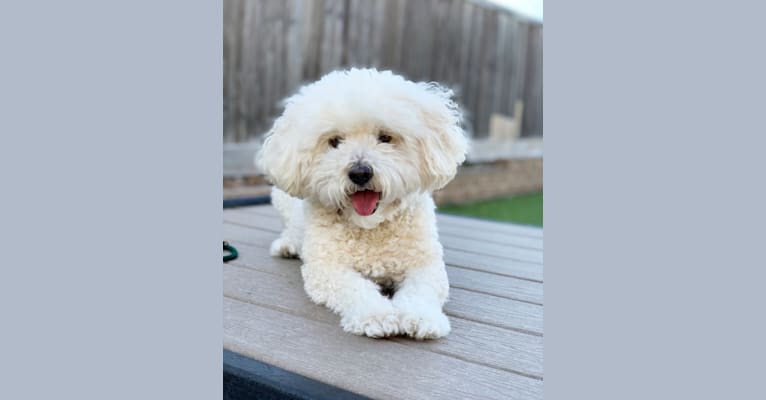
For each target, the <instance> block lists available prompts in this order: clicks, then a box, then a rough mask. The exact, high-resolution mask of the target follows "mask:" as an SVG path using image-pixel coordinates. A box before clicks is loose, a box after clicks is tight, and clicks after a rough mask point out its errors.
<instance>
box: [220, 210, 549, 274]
mask: <svg viewBox="0 0 766 400" xmlns="http://www.w3.org/2000/svg"><path fill="white" fill-rule="evenodd" d="M224 223H227V224H232V225H237V226H240V227H243V228H248V229H255V230H259V231H264V232H271V233H276V234H279V233H281V231H278V230H274V229H270V228H264V227H260V226H253V225H250V224H247V223H242V222H237V221H231V220H226V221H224ZM442 246H444V247H445V248H447V249H450V250H457V251H462V252H465V253H469V254H477V255H481V256H490V257H497V258H502V259H504V260H510V261H518V262H523V263H527V264H532V265H535V266H543V265H544V263H543V262H541V261H535V260H523V259H519V258H515V257H512V256H505V255H499V254H491V253H486V252H478V251H473V250H468V249H465V248H459V247H453V246H451V245H445V244H444V243H442ZM507 246H508V247H509V248H517V249H522V250H534V249H524V248H521V247H517V246H514V245H507ZM540 253H542V250H540Z"/></svg>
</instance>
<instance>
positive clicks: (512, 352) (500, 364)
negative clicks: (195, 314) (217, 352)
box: [224, 262, 542, 379]
mask: <svg viewBox="0 0 766 400" xmlns="http://www.w3.org/2000/svg"><path fill="white" fill-rule="evenodd" d="M282 268H284V270H285V272H280V273H279V274H271V273H267V272H262V271H259V270H254V269H252V268H248V267H242V266H241V265H240V264H238V263H237V262H233V263H229V265H226V266H224V295H225V296H227V297H229V298H233V299H238V300H240V301H244V302H248V303H251V304H256V305H260V306H263V307H268V308H270V309H273V310H278V311H281V312H285V313H289V314H291V315H296V316H299V317H303V318H309V319H312V320H316V321H322V322H326V323H330V324H333V326H334V327H335V334H336V335H342V334H343V331H342V329H341V328H340V325H339V323H338V321H339V318H338V317H337V316H336V315H335V314H333V313H332V312H331V311H330V310H328V309H327V308H325V307H322V306H318V305H316V304H313V303H312V302H311V301H310V300H309V298H308V297H307V296H306V295H305V293H304V292H303V286H302V280H301V277H300V274H299V273H298V267H297V266H284V265H283V266H282ZM448 315H449V314H448ZM450 320H451V322H452V324H453V332H452V333H451V334H450V335H448V336H447V337H446V338H443V339H440V340H436V341H425V342H423V341H415V340H411V339H408V338H405V337H401V338H395V339H394V340H397V341H400V342H401V343H403V344H405V345H410V346H413V347H422V344H423V343H430V345H429V346H428V349H429V350H430V351H435V352H439V353H440V354H447V355H452V356H455V357H460V358H461V359H464V360H468V361H470V362H473V363H479V364H482V365H487V366H491V367H495V368H500V369H503V370H507V371H512V372H516V373H519V374H522V375H525V376H530V377H535V378H538V379H540V378H542V337H540V336H538V335H529V334H526V333H520V332H517V331H514V330H509V329H504V328H502V327H496V326H488V325H486V324H482V323H479V322H475V321H472V320H467V319H464V318H459V317H456V316H452V315H450ZM454 333H456V335H454V336H453V334H454ZM476 344H480V346H476ZM477 347H480V348H477Z"/></svg>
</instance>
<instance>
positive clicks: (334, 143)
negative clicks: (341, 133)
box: [327, 136, 340, 149]
mask: <svg viewBox="0 0 766 400" xmlns="http://www.w3.org/2000/svg"><path fill="white" fill-rule="evenodd" d="M327 143H329V144H330V146H332V148H333V149H337V148H338V145H339V144H340V138H339V137H337V136H333V137H331V138H330V140H329V141H328V142H327Z"/></svg>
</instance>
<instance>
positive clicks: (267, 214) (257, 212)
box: [238, 206, 543, 239]
mask: <svg viewBox="0 0 766 400" xmlns="http://www.w3.org/2000/svg"><path fill="white" fill-rule="evenodd" d="M259 207H263V208H269V207H271V206H254V207H249V208H245V207H242V208H238V210H239V211H244V212H247V213H248V214H253V215H259V216H263V217H267V218H276V219H280V220H281V217H280V216H279V215H274V214H273V213H271V212H268V211H266V212H263V211H262V210H254V209H255V208H259ZM440 216H446V217H447V218H446V219H445V221H444V222H446V223H447V224H448V225H449V226H451V227H455V228H463V226H460V225H455V224H452V223H450V222H449V219H451V218H457V219H459V220H461V221H465V222H469V223H470V222H471V221H475V222H477V223H479V224H480V225H484V224H482V223H490V224H493V223H498V222H497V221H489V220H485V219H478V218H470V217H462V216H457V215H454V214H445V213H440V212H437V213H436V217H437V225H438V224H439V221H438V219H439V217H440ZM500 224H502V223H500ZM493 225H494V224H493ZM507 225H508V226H512V227H519V228H528V229H535V230H536V229H540V230H542V228H537V227H533V226H525V225H516V224H513V223H511V222H509V223H507ZM485 227H487V226H486V225H485V226H482V228H485ZM492 228H495V229H501V228H504V226H503V225H500V226H497V227H492ZM505 228H507V227H505ZM495 229H491V231H492V232H495V233H502V234H505V235H510V236H518V237H524V238H528V239H542V238H543V236H542V232H540V234H539V235H538V234H532V233H529V234H527V233H521V232H508V231H502V230H495Z"/></svg>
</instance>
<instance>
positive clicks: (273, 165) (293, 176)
mask: <svg viewBox="0 0 766 400" xmlns="http://www.w3.org/2000/svg"><path fill="white" fill-rule="evenodd" d="M288 103H289V102H288ZM286 107H287V108H286V109H285V112H284V113H283V114H282V116H280V117H279V118H277V120H276V121H275V122H274V126H272V128H271V130H269V132H268V133H266V135H265V137H264V141H263V146H261V149H260V150H259V151H258V154H256V156H255V165H256V167H257V168H258V169H259V170H260V171H261V172H262V173H263V174H264V175H266V178H267V179H268V180H269V181H271V183H273V184H274V185H275V186H276V187H278V188H280V189H282V190H283V191H285V192H287V193H288V194H290V195H291V196H293V197H298V198H304V197H305V196H306V194H305V188H306V182H305V178H306V176H305V171H306V170H307V169H308V163H309V159H308V154H307V153H308V152H307V151H306V149H305V148H304V146H301V141H300V140H299V135H298V134H297V132H295V130H296V129H297V126H296V123H295V121H292V120H291V115H292V114H293V113H291V112H290V111H291V110H289V107H290V106H289V104H288V105H287V106H286Z"/></svg>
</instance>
